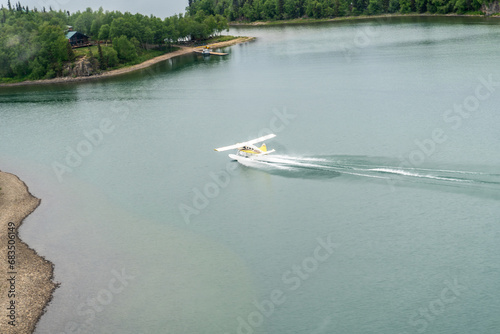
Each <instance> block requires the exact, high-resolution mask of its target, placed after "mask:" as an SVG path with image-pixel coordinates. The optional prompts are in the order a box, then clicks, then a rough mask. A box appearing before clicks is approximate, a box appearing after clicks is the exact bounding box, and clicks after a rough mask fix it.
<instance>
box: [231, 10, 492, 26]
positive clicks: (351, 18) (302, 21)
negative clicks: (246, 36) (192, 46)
mask: <svg viewBox="0 0 500 334" xmlns="http://www.w3.org/2000/svg"><path fill="white" fill-rule="evenodd" d="M393 17H394V18H397V17H478V18H493V19H495V18H497V19H498V18H500V16H498V15H489V16H486V15H470V14H429V13H427V14H426V13H422V14H417V13H411V14H400V13H399V14H380V15H358V16H339V17H333V18H322V19H314V18H298V19H290V20H276V21H255V22H237V21H233V22H229V26H230V27H253V26H273V25H288V24H289V25H294V24H297V25H299V24H312V23H324V22H342V21H356V20H370V19H385V18H393Z"/></svg>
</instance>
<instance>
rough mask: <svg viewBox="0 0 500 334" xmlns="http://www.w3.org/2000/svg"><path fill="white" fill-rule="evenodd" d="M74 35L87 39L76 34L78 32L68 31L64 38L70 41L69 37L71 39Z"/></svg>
mask: <svg viewBox="0 0 500 334" xmlns="http://www.w3.org/2000/svg"><path fill="white" fill-rule="evenodd" d="M76 34H80V35H82V36H85V37H88V36H87V35H85V34H82V33H81V32H78V31H68V32H67V33H66V38H67V39H71V37H73V36H74V35H76Z"/></svg>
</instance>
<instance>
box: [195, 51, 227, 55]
mask: <svg viewBox="0 0 500 334" xmlns="http://www.w3.org/2000/svg"><path fill="white" fill-rule="evenodd" d="M203 51H204V50H203V49H197V50H194V52H196V53H199V54H203V55H207V56H208V55H210V56H212V55H214V56H227V55H228V54H229V53H226V52H213V51H210V52H207V51H205V52H203Z"/></svg>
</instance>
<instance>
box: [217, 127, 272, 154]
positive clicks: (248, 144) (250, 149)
mask: <svg viewBox="0 0 500 334" xmlns="http://www.w3.org/2000/svg"><path fill="white" fill-rule="evenodd" d="M274 137H276V135H275V134H274V133H271V134H268V135H266V136H262V137H259V138H255V139H252V140H249V141H245V142H243V143H237V144H234V145H229V146H224V147H219V148H216V149H215V151H217V152H223V151H228V150H234V149H236V150H237V152H236V154H229V157H230V158H231V159H233V160H239V159H242V158H243V159H256V160H259V159H262V158H263V157H265V156H267V155H268V154H270V153H273V152H275V150H269V151H268V150H267V146H266V144H265V143H263V144H262V145H261V146H260V147H257V146H255V145H254V144H257V143H261V142H263V141H264V140H268V139H271V138H274Z"/></svg>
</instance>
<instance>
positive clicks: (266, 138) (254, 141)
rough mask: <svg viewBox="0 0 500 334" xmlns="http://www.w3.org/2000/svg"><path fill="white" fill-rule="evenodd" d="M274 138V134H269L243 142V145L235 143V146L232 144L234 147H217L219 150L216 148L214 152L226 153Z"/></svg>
mask: <svg viewBox="0 0 500 334" xmlns="http://www.w3.org/2000/svg"><path fill="white" fill-rule="evenodd" d="M274 137H276V135H275V134H274V133H271V134H268V135H266V136H262V137H259V138H255V139H252V140H249V141H245V142H243V143H237V144H234V145H229V146H224V147H219V148H216V149H215V151H217V152H222V151H227V150H234V149H237V148H240V147H243V146H245V145H253V144H256V143H260V142H261V141H264V140H268V139H271V138H274Z"/></svg>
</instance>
